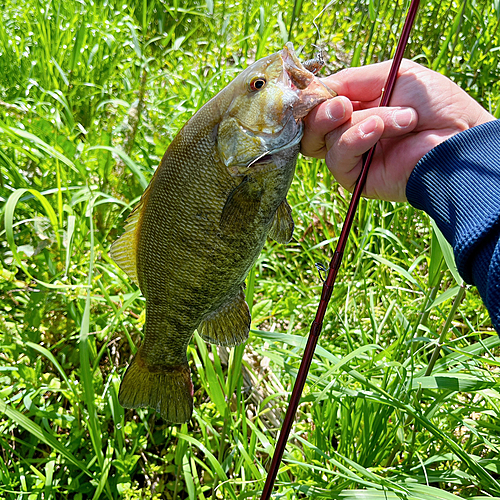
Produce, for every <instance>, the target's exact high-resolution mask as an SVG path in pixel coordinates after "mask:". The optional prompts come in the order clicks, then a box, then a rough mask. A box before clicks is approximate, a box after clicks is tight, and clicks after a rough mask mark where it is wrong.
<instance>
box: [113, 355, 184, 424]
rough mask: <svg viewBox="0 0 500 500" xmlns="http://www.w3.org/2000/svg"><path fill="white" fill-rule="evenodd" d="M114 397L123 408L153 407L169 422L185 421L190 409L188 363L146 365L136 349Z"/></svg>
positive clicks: (179, 422)
mask: <svg viewBox="0 0 500 500" xmlns="http://www.w3.org/2000/svg"><path fill="white" fill-rule="evenodd" d="M118 401H119V402H120V404H121V405H122V406H123V407H124V408H142V407H145V406H149V407H151V408H154V409H155V410H156V411H158V412H160V414H161V416H162V418H163V419H165V420H166V421H167V422H169V423H172V424H183V423H184V422H187V421H188V420H189V419H190V418H191V414H192V413H193V383H192V382H191V376H190V373H189V366H188V364H187V363H186V364H183V365H179V366H168V367H167V366H147V365H146V363H144V360H143V359H142V357H141V350H140V349H139V351H138V352H137V354H136V355H135V357H134V359H133V360H132V363H131V364H130V366H129V367H128V369H127V371H126V372H125V376H124V377H123V380H122V383H121V385H120V392H119V394H118Z"/></svg>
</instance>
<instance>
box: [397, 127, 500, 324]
mask: <svg viewBox="0 0 500 500" xmlns="http://www.w3.org/2000/svg"><path fill="white" fill-rule="evenodd" d="M406 196H407V198H408V201H409V202H410V203H411V204H412V205H413V206H414V207H415V208H418V209H421V210H424V211H425V212H427V213H428V214H429V215H430V216H431V217H432V218H433V219H434V220H435V221H436V223H437V225H438V227H439V228H440V229H441V231H442V232H443V234H444V236H445V238H446V239H447V240H448V241H449V242H450V244H451V246H452V247H453V251H454V253H455V260H456V263H457V268H458V271H459V273H460V275H461V276H462V277H463V279H464V280H465V281H466V282H467V283H470V284H473V285H475V286H476V287H477V289H478V291H479V293H480V295H481V297H482V299H483V301H484V303H485V305H486V307H487V309H488V311H489V313H490V317H491V320H492V322H493V326H494V327H495V329H496V330H497V332H500V243H499V237H500V120H497V121H494V122H489V123H485V124H483V125H479V126H477V127H474V128H471V129H469V130H466V131H464V132H461V133H460V134H457V135H456V136H454V137H452V138H451V139H448V140H447V141H446V142H443V143H442V144H440V145H439V146H437V147H435V148H434V149H432V150H431V151H430V152H429V153H427V154H426V155H425V156H424V157H423V158H422V159H421V160H420V162H419V163H418V164H417V166H416V167H415V169H414V170H413V172H412V174H411V176H410V179H409V180H408V184H407V186H406Z"/></svg>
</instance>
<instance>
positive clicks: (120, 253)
mask: <svg viewBox="0 0 500 500" xmlns="http://www.w3.org/2000/svg"><path fill="white" fill-rule="evenodd" d="M158 170H159V169H156V172H155V174H154V176H153V179H151V182H150V183H149V185H148V187H147V188H146V189H145V191H144V193H142V196H141V199H140V200H139V203H137V205H136V206H135V207H134V209H133V210H132V212H130V214H129V216H128V217H127V219H126V220H125V232H124V233H123V234H122V235H121V236H120V237H119V238H118V239H117V240H116V241H115V242H114V243H113V244H112V245H111V248H110V249H109V255H110V257H111V258H112V259H113V260H114V261H115V262H116V263H117V264H118V267H119V268H120V269H121V270H123V271H125V272H126V273H127V276H128V277H129V278H130V279H131V280H132V281H133V282H134V283H135V284H136V285H137V286H139V278H138V277H137V231H136V230H137V223H138V222H139V218H140V216H141V213H142V209H143V208H144V205H145V204H146V201H147V199H148V197H149V193H150V192H151V185H152V184H153V180H154V178H155V176H156V173H157V172H158Z"/></svg>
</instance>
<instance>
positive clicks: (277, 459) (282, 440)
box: [260, 0, 420, 500]
mask: <svg viewBox="0 0 500 500" xmlns="http://www.w3.org/2000/svg"><path fill="white" fill-rule="evenodd" d="M419 3H420V0H412V1H411V4H410V8H409V9H408V14H407V16H406V21H405V24H404V26H403V31H402V32H401V38H400V39H399V42H398V46H397V48H396V53H395V55H394V60H393V61H392V65H391V70H390V72H389V76H388V77H387V81H386V83H385V87H384V89H383V93H382V99H381V101H380V106H387V105H388V103H389V100H390V98H391V94H392V91H393V89H394V84H395V83H396V78H397V75H398V71H399V66H400V65H401V60H402V58H403V53H404V51H405V48H406V45H407V43H408V38H409V36H410V31H411V28H412V26H413V22H414V21H415V17H416V15H417V11H418V6H419ZM375 148H376V145H375V146H373V147H372V148H371V149H370V151H368V154H367V155H366V156H364V162H363V167H362V168H361V173H360V174H359V177H358V180H357V181H356V186H355V188H354V191H353V193H352V197H351V202H350V204H349V208H348V210H347V215H346V218H345V221H344V225H343V226H342V231H341V233H340V236H339V241H338V243H337V248H336V249H335V252H334V254H333V257H332V260H331V262H330V267H329V269H328V276H327V278H326V280H325V282H324V284H323V290H322V292H321V299H320V302H319V306H318V310H317V312H316V317H315V318H314V321H313V323H312V325H311V330H310V332H309V338H308V339H307V345H306V348H305V351H304V355H303V357H302V362H301V364H300V368H299V372H298V374H297V379H296V381H295V385H294V387H293V391H292V395H291V396H290V402H289V404H288V409H287V412H286V415H285V419H284V421H283V425H282V426H281V432H280V436H279V438H278V443H277V444H276V449H275V451H274V456H273V460H272V462H271V467H270V468H269V473H268V475H267V479H266V484H265V485H264V490H263V491H262V496H261V497H260V498H261V500H269V498H270V497H271V492H272V489H273V486H274V481H275V480H276V476H277V474H278V469H279V466H280V463H281V459H282V457H283V452H284V451H285V446H286V443H287V441H288V436H289V435H290V430H291V428H292V424H293V421H294V419H295V413H296V411H297V408H298V406H299V402H300V397H301V395H302V390H303V389H304V385H305V383H306V378H307V374H308V372H309V367H310V366H311V362H312V358H313V355H314V351H315V349H316V344H317V343H318V338H319V336H320V333H321V328H322V326H323V319H324V317H325V313H326V309H327V307H328V302H329V301H330V297H331V296H332V292H333V285H334V283H335V279H336V277H337V273H338V271H339V268H340V264H341V262H342V257H343V255H344V249H345V246H346V243H347V238H348V237H349V233H350V231H351V226H352V223H353V220H354V216H355V215H356V210H357V208H358V204H359V199H360V198H361V193H362V192H363V188H364V187H365V182H366V177H367V175H368V169H369V168H370V165H371V162H372V158H373V154H374V153H375Z"/></svg>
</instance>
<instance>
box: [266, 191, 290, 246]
mask: <svg viewBox="0 0 500 500" xmlns="http://www.w3.org/2000/svg"><path fill="white" fill-rule="evenodd" d="M294 227H295V224H294V222H293V217H292V208H291V207H290V205H289V204H288V202H287V201H286V199H285V200H283V202H282V203H281V205H280V206H279V207H278V210H276V213H275V214H274V218H273V222H272V225H271V229H269V233H268V236H269V238H271V239H273V240H275V241H277V242H278V243H288V242H289V241H290V240H291V239H292V235H293V228H294Z"/></svg>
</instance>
